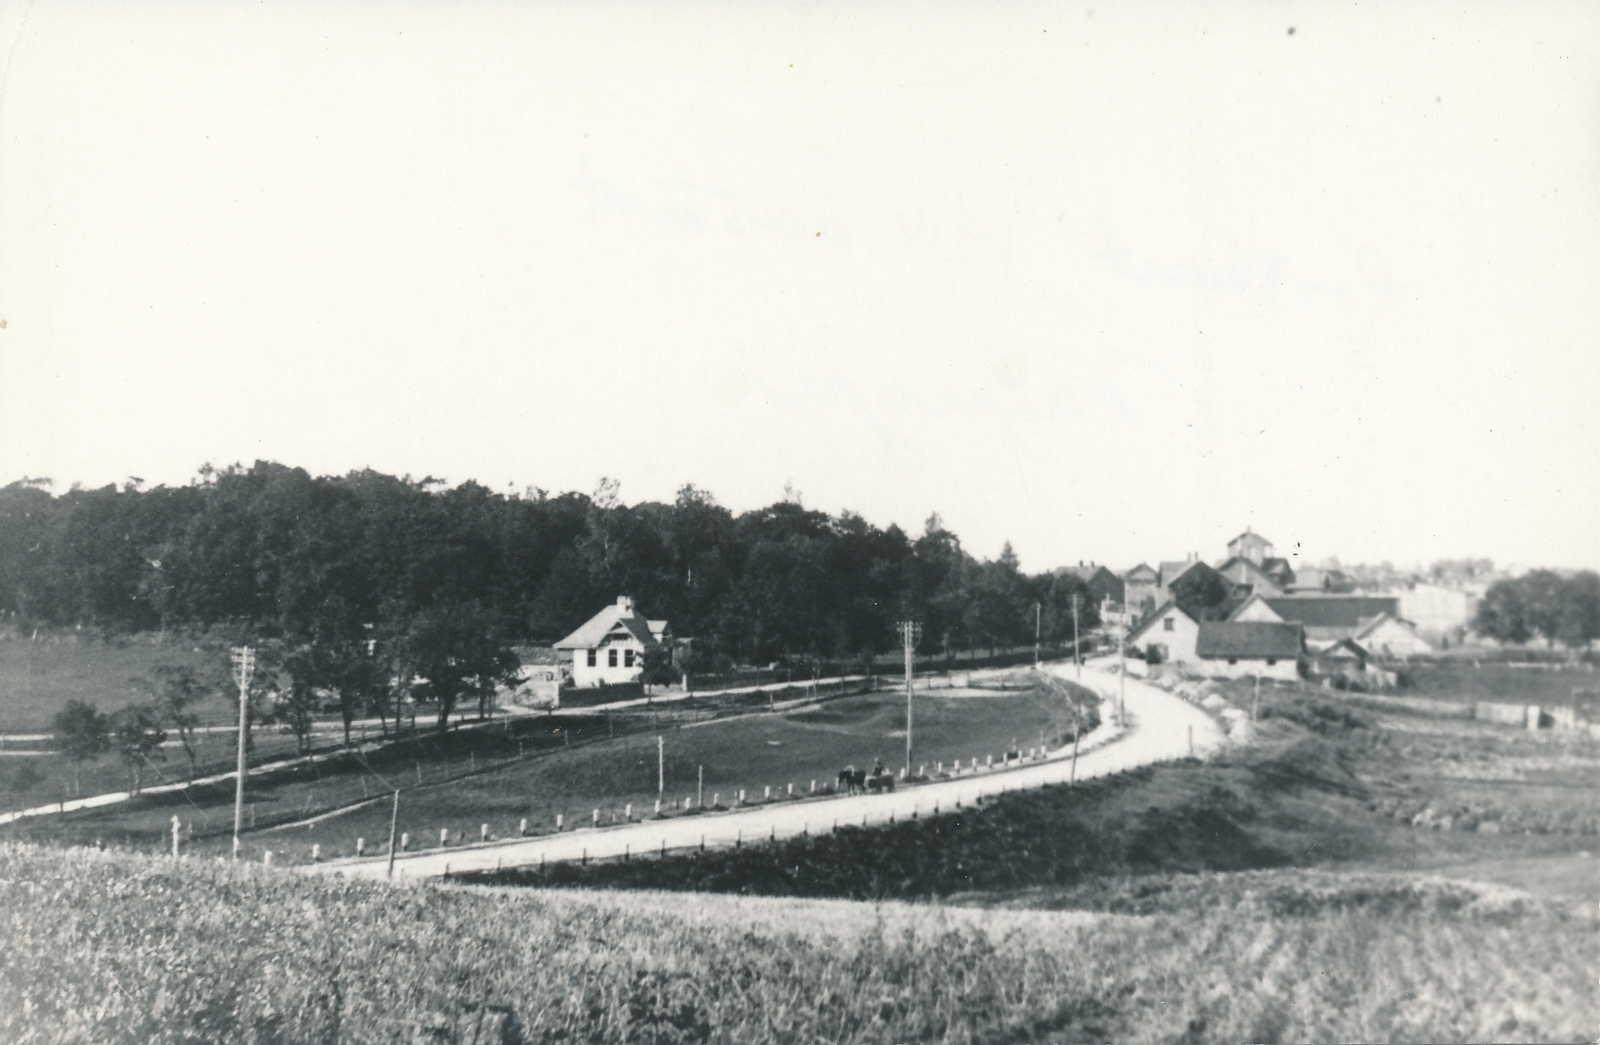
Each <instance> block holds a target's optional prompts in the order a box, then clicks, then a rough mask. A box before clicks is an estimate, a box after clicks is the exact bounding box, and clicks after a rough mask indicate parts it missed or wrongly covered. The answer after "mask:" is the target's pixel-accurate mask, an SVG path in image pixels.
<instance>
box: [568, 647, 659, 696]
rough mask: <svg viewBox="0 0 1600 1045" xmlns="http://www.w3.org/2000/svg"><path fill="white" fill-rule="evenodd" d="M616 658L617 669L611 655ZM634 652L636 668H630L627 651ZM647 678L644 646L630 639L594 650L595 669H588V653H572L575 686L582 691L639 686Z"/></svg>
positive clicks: (585, 651)
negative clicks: (625, 683) (628, 684)
mask: <svg viewBox="0 0 1600 1045" xmlns="http://www.w3.org/2000/svg"><path fill="white" fill-rule="evenodd" d="M613 650H615V651H616V654H617V666H616V667H612V666H611V651H613ZM630 650H631V651H632V652H633V665H632V666H631V667H630V666H628V651H630ZM642 674H644V644H643V643H642V642H640V641H639V640H638V639H636V638H633V637H632V636H629V637H628V638H626V639H620V638H609V639H607V640H606V641H605V643H603V644H602V645H600V646H599V647H597V648H596V649H595V666H594V667H592V668H591V667H589V651H588V650H581V649H578V650H573V651H572V684H573V685H574V686H577V687H578V688H580V689H582V688H585V687H588V686H599V685H601V684H605V685H615V684H617V683H619V682H638V681H639V676H640V675H642Z"/></svg>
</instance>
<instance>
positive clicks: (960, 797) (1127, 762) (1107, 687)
mask: <svg viewBox="0 0 1600 1045" xmlns="http://www.w3.org/2000/svg"><path fill="white" fill-rule="evenodd" d="M1046 670H1048V671H1050V672H1052V673H1054V674H1055V675H1056V676H1058V677H1060V678H1064V679H1070V680H1073V681H1077V678H1076V675H1075V669H1074V668H1073V666H1072V665H1071V664H1051V665H1047V666H1046ZM1082 684H1083V685H1085V686H1087V687H1089V688H1090V689H1093V690H1095V691H1096V692H1097V693H1099V694H1100V695H1101V698H1102V701H1103V703H1102V713H1101V719H1102V724H1101V725H1100V727H1099V728H1098V729H1096V730H1095V731H1094V732H1092V733H1090V734H1088V735H1086V736H1085V737H1084V741H1083V743H1082V744H1081V745H1080V746H1079V756H1078V760H1077V767H1076V776H1077V777H1078V778H1082V779H1088V778H1090V777H1097V776H1105V775H1108V774H1111V773H1120V772H1122V771H1124V770H1127V769H1133V768H1136V767H1138V766H1143V765H1149V764H1150V763H1152V762H1162V761H1168V760H1171V759H1177V758H1184V757H1187V756H1188V755H1190V754H1191V753H1192V754H1194V755H1196V756H1198V757H1206V756H1208V755H1210V754H1212V753H1214V752H1216V751H1218V750H1220V749H1221V748H1222V747H1223V746H1225V745H1226V743H1227V739H1226V737H1225V736H1224V734H1223V732H1222V730H1221V729H1220V728H1219V727H1218V726H1217V724H1216V722H1215V721H1214V720H1213V719H1212V718H1211V717H1210V716H1209V715H1207V714H1206V713H1205V712H1203V711H1201V710H1200V709H1198V708H1195V707H1193V706H1191V705H1189V704H1187V703H1185V702H1184V701H1183V700H1181V699H1180V698H1178V697H1174V696H1172V695H1171V694H1168V693H1165V692H1163V691H1161V690H1160V689H1157V688H1156V687H1155V686H1151V685H1149V684H1148V683H1145V682H1143V681H1140V680H1138V679H1135V678H1132V677H1129V678H1128V679H1127V680H1126V696H1125V699H1126V704H1127V724H1126V728H1124V727H1122V726H1120V725H1119V724H1118V723H1117V722H1116V721H1115V720H1116V706H1117V695H1118V682H1117V677H1116V675H1115V674H1112V673H1107V672H1103V671H1099V670H1095V669H1091V668H1084V669H1083V676H1082ZM1073 773H1074V769H1073V766H1072V749H1071V748H1070V747H1069V748H1064V749H1061V750H1058V751H1054V752H1051V753H1050V755H1049V756H1048V757H1046V758H1044V759H1040V760H1037V761H1032V762H1026V763H1023V764H1021V765H1016V764H1013V766H1012V767H1011V768H1001V767H998V766H997V767H995V768H993V769H992V770H991V769H978V770H975V771H973V770H967V771H963V773H962V774H961V775H960V776H957V777H955V778H954V779H950V780H941V781H937V782H934V783H928V784H919V785H915V786H911V787H902V788H900V789H899V790H896V791H894V792H892V793H889V794H868V795H852V796H838V797H830V798H807V799H799V800H794V801H782V802H774V803H772V804H770V805H760V806H755V807H752V808H746V809H735V810H729V811H727V812H722V813H706V814H700V815H690V816H678V817H671V818H667V819H661V820H646V821H643V822H641V823H634V824H627V825H622V826H617V827H605V828H584V829H579V830H576V831H568V832H563V833H561V834H558V835H545V836H541V837H538V838H527V839H513V840H509V841H503V842H491V843H488V844H484V845H472V846H463V847H457V848H448V849H430V850H427V851H424V852H418V853H409V854H401V855H400V856H399V857H398V858H397V859H396V861H395V874H396V876H397V877H403V878H412V879H415V878H429V877H437V876H439V875H443V874H447V873H450V872H460V871H478V870H492V869H495V868H506V867H527V866H531V865H538V864H540V863H546V862H548V863H559V862H562V861H572V860H583V859H603V858H608V857H621V856H624V855H630V854H649V853H659V852H661V851H662V850H663V849H666V850H669V851H670V850H675V849H676V850H683V849H696V848H701V847H705V848H730V847H732V846H735V845H738V844H741V843H743V842H756V841H764V840H769V839H777V838H792V837H795V836H798V835H802V834H807V833H810V834H816V833H820V832H824V831H831V830H832V829H833V828H834V827H836V826H838V825H841V824H881V823H887V822H890V821H893V820H896V819H900V820H904V819H908V818H910V817H913V816H919V817H923V816H933V815H938V814H941V813H948V812H951V811H953V810H955V809H958V808H961V807H963V806H970V805H972V804H973V803H975V802H977V801H978V800H979V799H980V798H984V797H988V796H991V795H995V794H998V793H1000V792H1004V791H1018V790H1023V789H1026V788H1034V787H1041V786H1044V785H1046V784H1060V783H1065V782H1067V781H1068V780H1069V779H1070V778H1071V777H1072V776H1073ZM308 870H316V871H321V872H330V871H333V872H339V873H343V874H348V875H355V876H360V877H366V878H382V877H384V876H385V875H386V873H387V870H388V859H387V857H382V856H380V857H370V858H367V859H363V860H356V859H345V860H336V861H331V862H329V863H324V864H319V865H316V866H315V867H314V868H308Z"/></svg>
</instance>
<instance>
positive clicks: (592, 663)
mask: <svg viewBox="0 0 1600 1045" xmlns="http://www.w3.org/2000/svg"><path fill="white" fill-rule="evenodd" d="M594 658H595V651H594V650H590V651H589V666H590V667H591V668H592V667H594V664H595V659H594Z"/></svg>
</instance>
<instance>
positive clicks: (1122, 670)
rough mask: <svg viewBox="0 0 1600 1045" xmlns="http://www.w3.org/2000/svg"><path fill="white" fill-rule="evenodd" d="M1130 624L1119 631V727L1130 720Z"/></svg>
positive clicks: (1124, 623) (1124, 625) (1124, 622)
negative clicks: (1128, 679)
mask: <svg viewBox="0 0 1600 1045" xmlns="http://www.w3.org/2000/svg"><path fill="white" fill-rule="evenodd" d="M1127 678H1128V623H1127V621H1123V623H1122V626H1121V627H1120V628H1118V629H1117V725H1119V726H1121V725H1126V724H1127V720H1128V697H1127V693H1128V685H1127Z"/></svg>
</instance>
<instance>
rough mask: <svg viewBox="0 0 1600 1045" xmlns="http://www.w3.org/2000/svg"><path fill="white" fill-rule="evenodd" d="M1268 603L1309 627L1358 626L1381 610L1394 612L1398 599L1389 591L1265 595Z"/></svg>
mask: <svg viewBox="0 0 1600 1045" xmlns="http://www.w3.org/2000/svg"><path fill="white" fill-rule="evenodd" d="M1267 605H1268V606H1271V607H1272V612H1274V613H1276V614H1277V615H1278V616H1280V617H1282V618H1283V619H1284V620H1289V621H1297V622H1298V623H1300V624H1304V625H1305V626H1306V627H1308V628H1349V629H1351V630H1352V631H1353V630H1354V629H1356V628H1359V627H1361V626H1362V625H1363V624H1364V623H1366V621H1367V619H1368V618H1370V617H1376V616H1377V615H1378V614H1380V613H1387V614H1390V615H1391V616H1392V615H1394V614H1395V613H1396V612H1397V611H1398V610H1399V606H1400V600H1399V599H1398V598H1396V597H1395V596H1392V595H1283V596H1277V597H1273V596H1268V597H1267Z"/></svg>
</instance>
